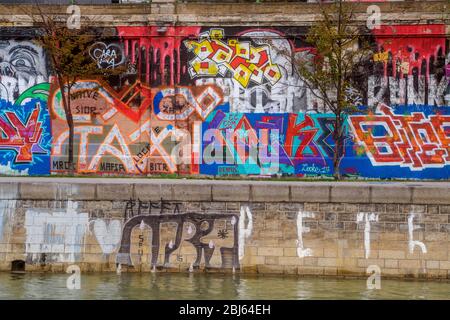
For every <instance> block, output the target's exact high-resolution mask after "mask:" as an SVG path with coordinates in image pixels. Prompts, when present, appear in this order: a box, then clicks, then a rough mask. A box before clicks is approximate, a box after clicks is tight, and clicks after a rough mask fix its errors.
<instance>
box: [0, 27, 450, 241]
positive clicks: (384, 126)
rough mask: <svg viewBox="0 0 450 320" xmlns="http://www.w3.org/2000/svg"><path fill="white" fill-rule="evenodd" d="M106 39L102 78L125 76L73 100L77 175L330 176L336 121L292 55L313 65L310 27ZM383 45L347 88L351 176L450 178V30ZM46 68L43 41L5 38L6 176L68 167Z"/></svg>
mask: <svg viewBox="0 0 450 320" xmlns="http://www.w3.org/2000/svg"><path fill="white" fill-rule="evenodd" d="M107 31H108V32H107V33H108V34H109V35H111V36H109V37H108V38H107V39H106V40H105V39H101V40H100V38H99V40H98V41H94V42H93V43H92V45H91V46H90V48H89V52H88V54H89V56H90V58H92V60H93V61H94V62H95V63H96V65H97V67H98V68H99V69H114V68H117V67H119V66H125V67H126V68H125V69H126V71H125V72H124V73H123V74H121V75H120V76H117V77H113V78H114V79H110V80H108V81H106V80H104V81H101V80H98V79H81V80H80V81H78V82H77V83H76V85H75V86H74V87H73V90H72V91H71V101H72V103H71V106H72V114H73V117H74V124H75V130H74V132H75V134H74V141H75V145H74V156H75V159H74V162H75V163H74V165H75V169H76V171H77V173H78V174H93V175H151V174H173V173H179V174H186V175H198V174H203V175H252V176H254V175H256V176H261V175H263V176H269V175H293V176H298V177H304V176H329V175H332V174H333V161H332V160H333V148H334V140H333V137H332V132H333V120H334V115H333V114H332V113H331V112H329V110H327V109H326V108H325V107H324V104H323V103H322V102H321V101H320V99H318V98H317V97H316V95H315V94H314V92H311V90H310V89H309V88H307V87H306V86H305V85H304V81H303V80H302V77H301V76H300V74H299V73H298V72H297V68H296V66H295V65H294V64H293V63H292V61H293V60H292V59H290V57H309V56H311V55H312V54H311V52H313V51H314V48H312V47H310V46H309V45H308V43H306V41H305V35H306V33H307V28H306V27H290V28H283V27H280V28H263V27H259V28H257V29H253V28H246V27H200V26H189V27H168V28H167V29H166V30H165V31H163V32H161V30H159V31H158V27H156V26H132V27H130V26H119V27H115V28H112V29H111V30H107ZM9 34H11V33H9ZM372 41H373V47H374V48H376V49H375V53H374V55H373V57H369V59H368V62H367V63H368V65H365V66H364V69H365V70H367V72H366V73H365V75H364V77H363V78H361V79H359V78H358V81H357V85H355V87H352V88H349V90H348V92H347V94H348V95H349V96H350V97H351V98H352V101H353V102H354V105H355V106H356V107H358V110H359V112H358V113H354V114H351V115H348V116H347V117H346V118H345V123H344V151H345V156H344V158H343V160H342V162H341V170H342V173H343V174H344V175H347V176H352V177H362V178H410V179H448V178H449V177H450V170H449V168H450V118H449V117H450V106H449V101H450V99H449V98H448V97H449V95H450V72H449V55H450V52H449V48H448V47H447V43H448V39H447V38H446V35H445V25H440V24H430V25H418V26H410V25H391V26H381V27H380V29H375V30H373V31H372ZM47 65H48V62H47V58H46V55H45V52H44V50H43V49H42V48H40V47H39V46H37V45H36V44H35V43H34V42H33V41H32V39H31V40H17V39H15V38H14V36H8V38H2V39H0V128H1V129H2V135H1V136H0V173H1V174H8V175H32V174H41V175H48V174H60V173H64V172H67V170H69V169H70V168H69V163H68V141H69V139H68V127H67V123H66V120H65V113H64V108H63V107H62V102H61V92H60V90H59V89H58V86H56V85H52V84H51V83H49V82H50V79H51V72H50V71H49V68H48V67H47ZM186 219H188V218H186ZM181 224H182V222H180V225H181ZM224 234H225V233H224V232H221V235H222V236H223V235H224Z"/></svg>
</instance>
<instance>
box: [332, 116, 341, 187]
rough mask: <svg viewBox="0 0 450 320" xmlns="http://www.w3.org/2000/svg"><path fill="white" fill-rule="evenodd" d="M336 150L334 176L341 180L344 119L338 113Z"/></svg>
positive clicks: (335, 138) (335, 137) (335, 134)
mask: <svg viewBox="0 0 450 320" xmlns="http://www.w3.org/2000/svg"><path fill="white" fill-rule="evenodd" d="M333 136H334V152H333V177H334V179H336V180H341V169H340V166H341V160H342V140H343V139H342V120H341V116H340V115H336V121H335V124H334V132H333Z"/></svg>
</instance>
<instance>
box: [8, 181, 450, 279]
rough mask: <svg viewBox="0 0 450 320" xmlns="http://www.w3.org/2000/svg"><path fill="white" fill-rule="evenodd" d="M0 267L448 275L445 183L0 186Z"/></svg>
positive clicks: (449, 198) (449, 219)
mask: <svg viewBox="0 0 450 320" xmlns="http://www.w3.org/2000/svg"><path fill="white" fill-rule="evenodd" d="M0 198H1V200H0V268H1V270H10V268H11V262H12V261H14V260H24V261H25V262H26V270H27V271H54V272H62V271H64V270H65V268H66V267H67V266H68V265H70V264H77V265H79V266H80V267H81V269H82V271H114V270H116V268H117V266H118V265H119V264H120V265H121V269H122V270H123V271H129V272H133V271H150V270H152V269H154V270H157V271H159V272H165V271H174V272H179V271H181V272H183V271H187V270H188V269H189V267H190V266H192V268H193V269H194V270H198V271H204V270H207V271H209V272H215V271H217V272H231V271H232V270H233V269H234V270H235V271H236V272H246V273H256V272H257V273H284V274H299V275H334V276H349V275H351V276H363V275H365V274H366V268H367V267H368V266H369V265H377V266H379V267H380V269H381V272H382V276H391V277H424V278H448V277H449V276H450V261H449V249H450V244H449V242H448V235H449V233H450V186H449V184H448V183H404V184H403V183H392V184H391V183H385V184H382V183H326V182H324V183H313V182H311V183H308V182H303V183H297V182H265V181H262V182H260V181H251V182H248V181H208V180H144V179H142V180H141V179H52V180H49V179H43V178H42V179H40V178H38V179H31V181H27V182H25V180H22V179H19V178H17V179H9V180H7V182H5V180H3V181H0Z"/></svg>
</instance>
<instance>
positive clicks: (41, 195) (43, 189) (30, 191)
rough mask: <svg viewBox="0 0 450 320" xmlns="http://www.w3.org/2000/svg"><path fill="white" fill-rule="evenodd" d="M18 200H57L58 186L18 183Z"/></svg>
mask: <svg viewBox="0 0 450 320" xmlns="http://www.w3.org/2000/svg"><path fill="white" fill-rule="evenodd" d="M19 190H20V191H19V192H20V199H27V200H44V199H45V200H48V199H57V195H58V192H57V190H58V184H57V183H51V182H50V181H49V182H48V183H39V182H37V183H36V182H31V183H20V185H19Z"/></svg>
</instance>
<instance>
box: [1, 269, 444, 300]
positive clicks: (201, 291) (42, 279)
mask: <svg viewBox="0 0 450 320" xmlns="http://www.w3.org/2000/svg"><path fill="white" fill-rule="evenodd" d="M68 276H69V275H67V274H36V273H33V274H10V273H0V299H152V300H155V299H164V300H170V299H196V300H198V299H200V300H201V299H226V300H232V299H450V283H449V282H423V281H395V280H382V281H381V289H380V290H368V289H367V288H366V280H365V279H361V280H353V279H337V280H336V279H323V278H320V279H318V278H297V277H294V276H284V277H283V276H242V275H238V274H234V275H220V274H199V273H185V274H175V273H146V274H140V273H122V274H121V275H117V274H116V273H107V274H81V289H80V290H69V289H67V288H66V280H67V278H68Z"/></svg>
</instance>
